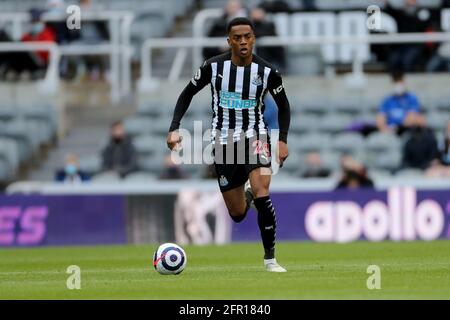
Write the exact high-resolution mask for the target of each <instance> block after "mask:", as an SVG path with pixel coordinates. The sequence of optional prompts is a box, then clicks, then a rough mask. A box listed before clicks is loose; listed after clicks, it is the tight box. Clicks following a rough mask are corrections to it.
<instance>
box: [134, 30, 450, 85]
mask: <svg viewBox="0 0 450 320" xmlns="http://www.w3.org/2000/svg"><path fill="white" fill-rule="evenodd" d="M257 42H258V45H262V46H290V45H305V46H307V45H308V46H309V45H321V44H324V43H326V44H338V43H340V44H344V43H345V44H348V45H349V46H353V47H356V45H358V44H361V43H370V44H393V43H427V42H450V32H436V33H401V34H371V35H367V36H364V37H351V36H347V37H342V36H338V37H315V38H309V39H304V38H302V37H295V36H289V37H282V38H280V37H262V38H259V39H258V40H257ZM223 45H226V40H225V38H170V39H148V40H146V41H145V42H144V44H143V46H142V52H141V79H140V80H139V83H138V88H139V90H140V92H146V91H149V90H153V89H155V88H157V85H158V83H159V82H160V81H158V80H157V79H155V78H153V76H152V66H151V58H152V54H151V52H152V50H153V49H156V48H194V49H198V48H200V49H201V48H204V47H218V46H223ZM358 54H359V50H355V58H354V59H353V63H352V70H353V72H352V75H351V77H350V78H349V79H350V81H352V83H355V85H358V83H359V84H363V83H364V74H363V64H364V61H363V60H362V59H360V57H358ZM177 64H180V62H179V61H178V62H177ZM200 65H201V64H199V65H197V66H195V68H198V67H199V66H200ZM175 79H178V77H177V76H175V75H174V74H172V72H171V80H175Z"/></svg>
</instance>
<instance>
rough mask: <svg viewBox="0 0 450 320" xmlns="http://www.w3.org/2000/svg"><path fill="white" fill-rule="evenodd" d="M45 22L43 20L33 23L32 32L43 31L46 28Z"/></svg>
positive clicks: (34, 33)
mask: <svg viewBox="0 0 450 320" xmlns="http://www.w3.org/2000/svg"><path fill="white" fill-rule="evenodd" d="M44 27H45V25H44V23H43V22H35V23H33V24H32V25H31V31H30V32H31V34H33V35H36V34H38V33H41V32H42V31H43V30H44Z"/></svg>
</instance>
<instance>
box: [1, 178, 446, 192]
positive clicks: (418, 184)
mask: <svg viewBox="0 0 450 320" xmlns="http://www.w3.org/2000/svg"><path fill="white" fill-rule="evenodd" d="M337 180H338V179H336V178H325V179H307V180H304V179H291V178H285V177H283V178H282V177H277V175H274V176H273V181H272V184H271V191H272V192H300V191H333V190H334V189H335V187H336V184H337V182H338V181H337ZM374 182H375V185H376V189H377V190H387V189H389V188H391V187H414V188H420V189H423V190H427V189H428V190H429V189H432V190H449V189H450V181H449V179H445V178H442V179H420V178H419V179H418V178H417V177H411V178H404V177H390V178H380V179H375V180H374ZM186 188H192V189H194V190H197V191H216V190H217V182H216V181H215V180H177V181H161V180H153V181H152V180H150V181H146V182H128V181H126V180H125V181H114V182H104V183H99V182H90V183H82V184H73V185H70V184H63V183H55V182H39V181H19V182H14V183H12V184H10V185H9V186H8V187H7V189H6V194H18V193H19V194H36V193H37V194H47V195H49V194H55V195H57V194H63V195H70V194H72V195H74V194H75V195H101V194H108V195H114V194H127V195H133V194H135V195H148V194H156V195H161V194H171V193H177V192H179V191H180V190H182V189H186Z"/></svg>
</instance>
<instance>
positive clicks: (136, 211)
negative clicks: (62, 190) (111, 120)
mask: <svg viewBox="0 0 450 320" xmlns="http://www.w3.org/2000/svg"><path fill="white" fill-rule="evenodd" d="M272 198H273V202H274V204H275V206H276V210H277V224H278V229H277V237H278V239H279V240H281V241H298V240H300V241H317V242H350V241H357V240H368V241H385V240H388V241H412V240H424V241H429V240H435V239H450V191H448V190H433V189H426V190H424V189H415V188H412V187H393V188H390V189H388V190H385V191H373V190H370V191H369V190H367V191H363V190H362V191H350V192H349V191H337V192H336V191H334V192H329V191H320V192H274V193H273V194H272ZM258 240H259V229H258V226H257V221H256V213H254V212H249V214H248V217H247V219H246V220H245V221H244V222H242V223H241V224H232V222H231V220H230V219H229V218H228V215H227V211H226V208H225V207H224V204H223V201H222V199H221V195H220V193H218V192H217V191H207V190H195V189H189V188H188V189H183V190H180V191H179V192H178V193H172V194H152V195H137V194H135V195H128V196H127V195H119V194H118V195H71V196H68V195H52V196H47V195H10V196H6V195H5V196H0V247H15V246H19V247H20V246H59V245H97V244H126V243H132V244H145V243H162V242H177V243H180V244H185V243H194V244H198V245H202V244H208V243H216V244H223V243H228V242H230V241H237V242H239V241H258Z"/></svg>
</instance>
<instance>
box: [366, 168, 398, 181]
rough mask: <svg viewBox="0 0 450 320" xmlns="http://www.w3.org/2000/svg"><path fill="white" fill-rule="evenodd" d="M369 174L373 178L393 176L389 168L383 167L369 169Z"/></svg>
mask: <svg viewBox="0 0 450 320" xmlns="http://www.w3.org/2000/svg"><path fill="white" fill-rule="evenodd" d="M367 175H368V176H369V177H370V178H371V179H373V180H378V179H385V178H390V177H391V176H392V174H391V172H390V171H389V170H383V169H369V170H368V171H367Z"/></svg>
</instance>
